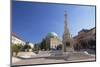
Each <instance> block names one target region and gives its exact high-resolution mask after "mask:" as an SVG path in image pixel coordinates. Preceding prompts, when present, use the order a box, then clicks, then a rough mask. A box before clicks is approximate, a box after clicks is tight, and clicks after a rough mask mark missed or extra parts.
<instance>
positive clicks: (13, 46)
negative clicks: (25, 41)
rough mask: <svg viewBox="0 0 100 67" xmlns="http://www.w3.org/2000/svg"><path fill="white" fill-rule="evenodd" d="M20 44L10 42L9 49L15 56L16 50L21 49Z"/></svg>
mask: <svg viewBox="0 0 100 67" xmlns="http://www.w3.org/2000/svg"><path fill="white" fill-rule="evenodd" d="M21 48H22V45H20V44H12V45H11V49H12V55H13V53H14V52H15V56H17V54H18V52H19V51H20V50H21Z"/></svg>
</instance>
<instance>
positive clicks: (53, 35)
mask: <svg viewBox="0 0 100 67" xmlns="http://www.w3.org/2000/svg"><path fill="white" fill-rule="evenodd" d="M47 37H49V38H50V37H58V35H57V34H56V33H55V32H50V33H48V34H47Z"/></svg>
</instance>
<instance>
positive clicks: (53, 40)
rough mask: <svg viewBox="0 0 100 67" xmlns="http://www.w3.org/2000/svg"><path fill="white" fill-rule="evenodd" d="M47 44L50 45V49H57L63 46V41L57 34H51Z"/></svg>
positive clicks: (48, 35)
mask: <svg viewBox="0 0 100 67" xmlns="http://www.w3.org/2000/svg"><path fill="white" fill-rule="evenodd" d="M46 42H47V44H48V45H50V49H56V48H57V46H58V45H60V44H62V41H61V40H60V38H59V37H58V35H57V34H56V33H55V32H50V33H48V34H47V36H46Z"/></svg>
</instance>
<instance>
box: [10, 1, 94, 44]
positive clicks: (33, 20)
mask: <svg viewBox="0 0 100 67" xmlns="http://www.w3.org/2000/svg"><path fill="white" fill-rule="evenodd" d="M65 10H66V11H67V14H68V18H67V21H68V27H69V31H70V33H71V34H72V36H75V35H77V33H78V32H79V31H80V30H81V29H83V28H84V29H91V28H93V27H95V7H94V6H79V5H62V4H46V3H34V2H20V1H13V3H12V32H14V33H16V34H17V36H19V37H20V38H22V39H23V40H25V41H30V42H32V43H37V42H40V41H41V40H42V38H44V37H45V36H46V35H47V33H49V32H55V33H57V34H58V36H59V37H60V38H61V37H62V35H63V32H64V11H65Z"/></svg>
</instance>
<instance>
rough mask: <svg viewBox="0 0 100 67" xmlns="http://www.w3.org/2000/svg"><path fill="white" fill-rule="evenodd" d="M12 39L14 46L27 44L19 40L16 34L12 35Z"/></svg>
mask: <svg viewBox="0 0 100 67" xmlns="http://www.w3.org/2000/svg"><path fill="white" fill-rule="evenodd" d="M11 39H12V44H22V45H25V43H26V42H25V41H23V40H22V39H21V38H19V37H18V36H17V35H16V34H15V33H12V35H11Z"/></svg>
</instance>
